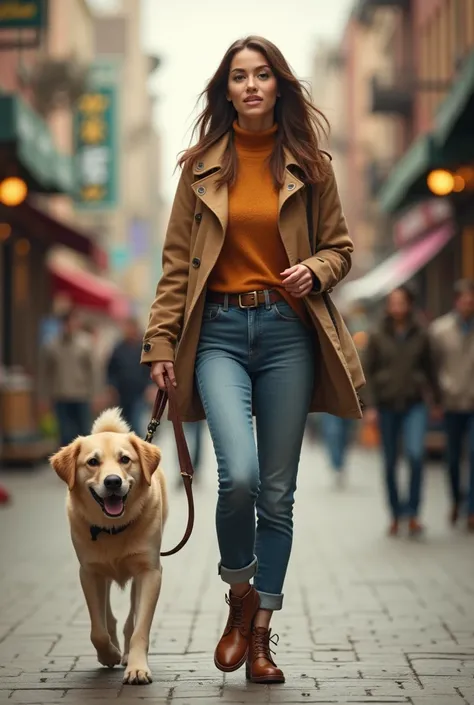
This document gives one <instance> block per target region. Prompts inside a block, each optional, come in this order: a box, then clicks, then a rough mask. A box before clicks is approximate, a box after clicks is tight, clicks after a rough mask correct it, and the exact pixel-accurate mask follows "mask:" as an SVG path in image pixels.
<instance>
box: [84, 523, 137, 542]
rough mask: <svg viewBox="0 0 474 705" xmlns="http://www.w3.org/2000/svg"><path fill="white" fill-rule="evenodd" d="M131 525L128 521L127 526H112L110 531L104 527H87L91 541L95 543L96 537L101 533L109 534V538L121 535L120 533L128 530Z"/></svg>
mask: <svg viewBox="0 0 474 705" xmlns="http://www.w3.org/2000/svg"><path fill="white" fill-rule="evenodd" d="M131 523H132V522H131V521H129V522H128V524H123V526H112V527H111V528H110V529H107V528H106V527H105V526H96V525H93V526H91V527H89V528H90V532H91V539H92V541H97V537H98V535H99V534H101V533H102V532H104V534H109V535H110V536H115V534H121V533H122V531H125V529H128V527H129V526H130V524H131Z"/></svg>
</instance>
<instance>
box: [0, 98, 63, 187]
mask: <svg viewBox="0 0 474 705" xmlns="http://www.w3.org/2000/svg"><path fill="white" fill-rule="evenodd" d="M0 145H7V146H9V147H12V149H13V150H14V155H15V157H16V159H18V161H19V162H20V164H21V166H22V167H23V169H24V170H25V171H26V173H27V175H29V176H31V178H32V179H33V180H34V182H35V185H36V187H37V188H38V190H41V191H49V192H57V193H72V192H73V190H74V171H73V165H72V164H73V162H72V158H71V157H69V156H67V155H65V154H60V153H59V152H58V151H57V150H56V148H55V146H54V142H53V137H52V134H51V131H50V129H49V127H48V124H47V123H46V122H45V121H44V120H43V119H42V118H41V116H40V115H38V114H37V113H36V112H35V111H34V110H32V109H31V108H30V107H29V106H28V105H26V103H24V102H23V101H22V100H21V99H20V98H19V97H18V96H16V95H11V94H5V95H0Z"/></svg>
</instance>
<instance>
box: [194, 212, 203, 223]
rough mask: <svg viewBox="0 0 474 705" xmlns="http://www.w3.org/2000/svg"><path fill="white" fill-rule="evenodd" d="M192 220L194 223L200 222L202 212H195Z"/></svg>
mask: <svg viewBox="0 0 474 705" xmlns="http://www.w3.org/2000/svg"><path fill="white" fill-rule="evenodd" d="M194 220H195V221H196V223H200V222H201V220H202V213H196V215H195V216H194Z"/></svg>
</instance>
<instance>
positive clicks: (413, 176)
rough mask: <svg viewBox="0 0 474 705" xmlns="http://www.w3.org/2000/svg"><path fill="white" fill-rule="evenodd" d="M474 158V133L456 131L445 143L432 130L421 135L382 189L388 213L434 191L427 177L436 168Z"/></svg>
mask: <svg viewBox="0 0 474 705" xmlns="http://www.w3.org/2000/svg"><path fill="white" fill-rule="evenodd" d="M471 159H474V135H472V134H471V135H456V136H453V138H452V139H451V140H450V141H449V143H447V144H445V145H440V144H438V142H437V140H436V136H435V135H434V134H432V133H429V134H425V135H422V136H421V137H419V138H418V139H417V140H416V141H415V142H414V143H413V145H412V146H411V147H410V149H409V150H408V152H405V154H404V155H403V157H402V158H401V159H400V160H399V161H398V162H397V164H396V165H395V168H394V169H393V171H392V172H391V174H390V176H389V177H388V179H387V181H386V183H385V184H384V186H383V187H382V189H381V190H380V192H379V194H378V196H377V200H378V202H379V205H380V208H381V209H382V210H383V211H385V212H386V213H394V212H395V211H398V210H400V209H401V208H403V207H405V206H408V205H409V204H410V203H413V202H415V201H418V200H420V199H421V198H426V197H427V196H429V195H432V194H430V191H429V189H428V186H427V183H426V177H427V176H428V173H429V172H430V171H431V170H432V169H441V168H446V169H455V168H457V167H458V166H460V165H462V164H466V162H469V160H471Z"/></svg>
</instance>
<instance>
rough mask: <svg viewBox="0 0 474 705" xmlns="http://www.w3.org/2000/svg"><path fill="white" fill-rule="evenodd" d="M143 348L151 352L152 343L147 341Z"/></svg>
mask: <svg viewBox="0 0 474 705" xmlns="http://www.w3.org/2000/svg"><path fill="white" fill-rule="evenodd" d="M143 350H144V352H146V353H148V352H150V350H151V343H145V345H144V346H143Z"/></svg>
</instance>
